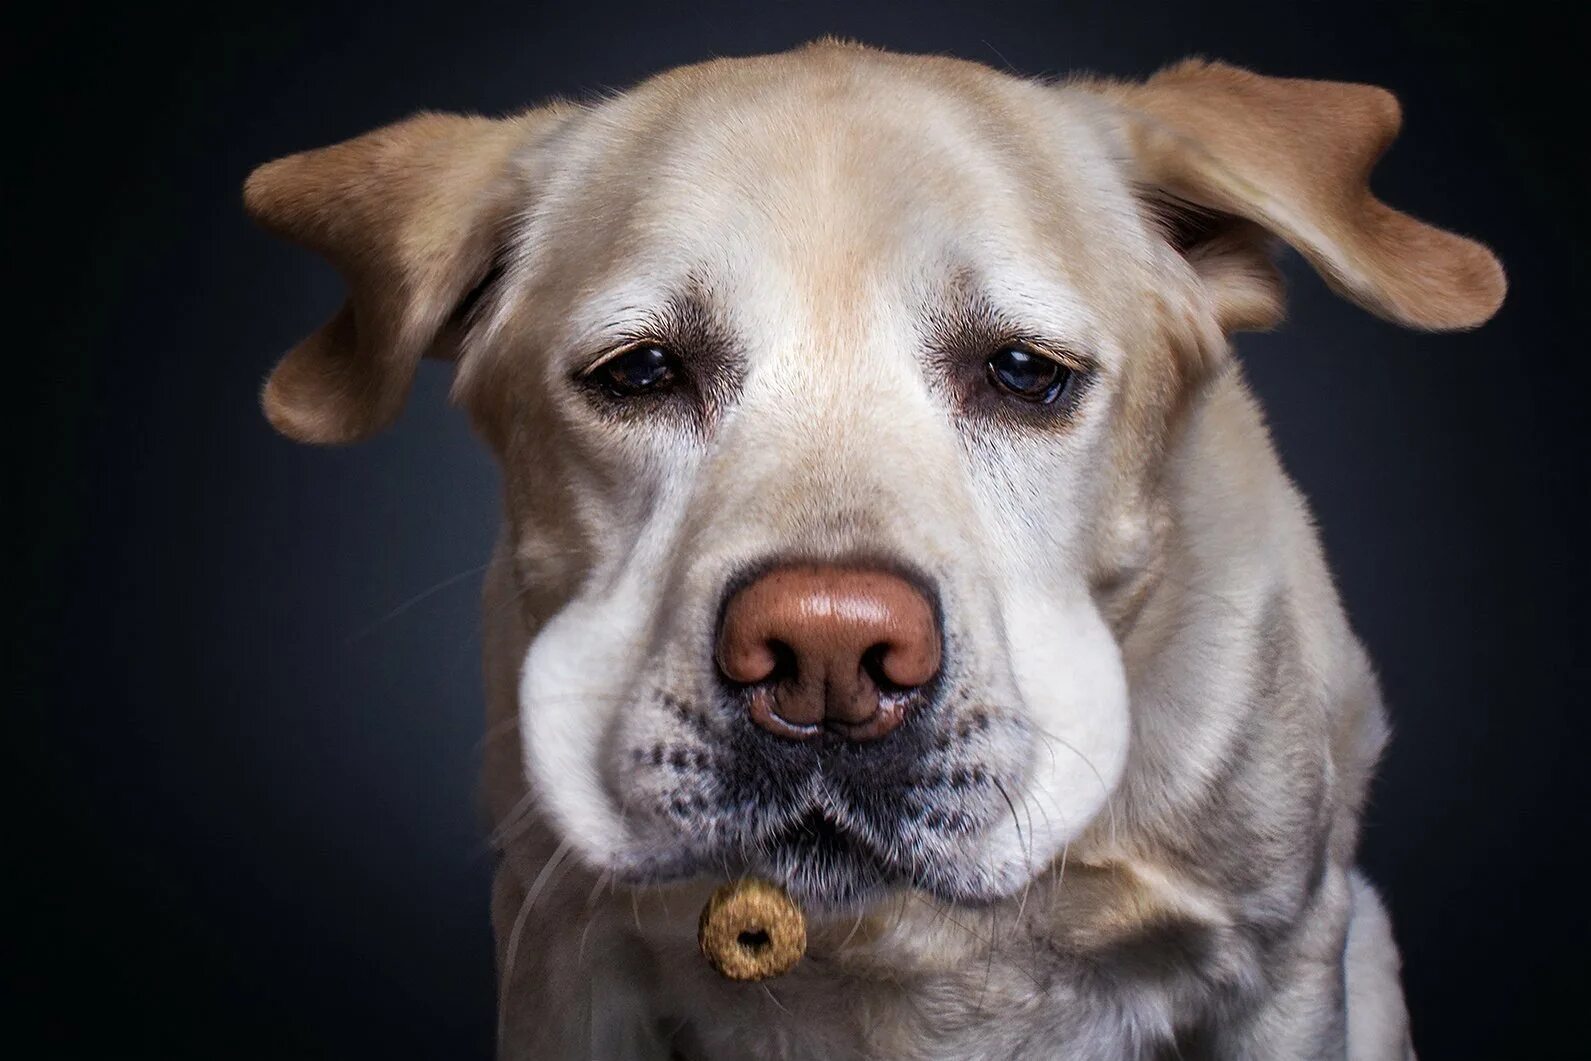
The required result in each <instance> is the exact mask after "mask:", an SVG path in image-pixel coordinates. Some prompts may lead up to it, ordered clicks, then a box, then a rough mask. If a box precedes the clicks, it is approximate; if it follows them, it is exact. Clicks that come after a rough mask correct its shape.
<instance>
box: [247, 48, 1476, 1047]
mask: <svg viewBox="0 0 1591 1061" xmlns="http://www.w3.org/2000/svg"><path fill="white" fill-rule="evenodd" d="M1398 122H1399V111H1398V106H1397V103H1396V102H1395V101H1394V100H1393V99H1392V97H1391V96H1389V95H1388V94H1387V93H1386V92H1383V91H1381V90H1379V89H1376V88H1371V87H1367V86H1363V85H1348V84H1336V83H1329V82H1319V81H1302V80H1283V79H1277V78H1270V77H1262V76H1258V75H1255V74H1251V73H1247V72H1244V71H1241V70H1237V69H1233V68H1231V67H1227V66H1222V65H1220V64H1214V63H1203V62H1190V63H1184V64H1181V65H1178V66H1173V67H1171V68H1169V69H1167V70H1165V71H1164V72H1162V73H1160V74H1158V75H1156V76H1154V77H1152V78H1150V79H1149V80H1148V81H1146V82H1143V83H1123V82H1115V81H1105V80H1072V81H1067V82H1062V83H1047V82H1040V81H1035V80H1025V79H1021V78H1017V77H1014V76H1010V75H1007V74H1003V73H998V72H995V71H993V70H990V69H987V68H985V67H982V66H979V65H975V64H972V63H967V62H961V61H957V60H951V59H944V58H924V57H914V56H901V55H893V54H889V53H884V52H878V51H873V50H870V49H866V48H862V47H858V46H853V45H845V44H836V43H827V42H826V43H823V44H818V45H814V46H811V47H808V48H804V49H801V50H799V51H796V52H793V53H789V54H785V55H777V56H770V57H761V58H754V59H733V60H718V61H714V62H710V63H706V64H703V65H700V66H693V67H687V68H683V69H679V70H674V71H671V72H669V73H666V74H663V75H661V76H658V77H656V78H654V79H652V80H650V81H647V82H645V83H643V84H641V85H639V86H637V87H635V88H633V89H631V90H630V91H628V92H625V93H622V94H617V95H612V96H608V97H604V98H602V99H601V100H598V101H593V102H590V103H586V104H576V103H560V104H556V105H550V106H545V107H541V108H537V109H533V110H529V111H526V112H525V113H523V114H520V115H518V116H516V117H511V118H505V119H500V120H496V119H486V118H474V117H456V116H450V115H440V114H427V115H422V116H419V117H416V118H412V119H410V120H408V121H405V122H401V123H399V124H397V125H394V126H390V127H388V128H385V129H381V130H378V131H376V132H373V133H370V134H368V135H366V136H362V137H359V138H358V139H355V140H351V141H349V142H347V143H343V144H339V145H336V146H333V147H327V148H322V149H320V150H315V151H308V152H305V153H303V154H299V155H294V156H292V157H290V158H285V159H282V160H280V161H277V162H272V163H270V164H268V165H266V166H263V167H262V168H260V169H259V170H258V171H257V172H255V174H254V175H253V176H252V177H251V178H250V179H249V182H248V185H247V188H246V191H245V198H246V203H247V207H248V210H249V211H250V213H251V214H252V215H253V216H254V217H256V218H257V219H258V220H259V221H260V222H261V223H263V224H264V225H265V226H266V227H268V228H269V229H271V230H272V231H274V232H276V233H279V234H280V235H282V236H285V237H286V238H288V239H291V240H293V241H295V242H298V243H300V244H302V245H304V246H306V247H308V248H309V249H311V250H314V251H316V252H318V253H320V254H322V255H324V256H325V257H326V258H328V259H330V261H331V262H332V263H333V264H334V265H336V266H337V267H338V268H339V269H340V270H341V271H342V273H343V274H344V276H345V277H346V280H347V283H348V288H349V295H348V300H347V303H346V304H345V305H344V306H343V308H342V309H341V310H340V311H339V312H338V313H337V314H336V316H335V317H333V318H332V320H331V321H330V322H329V323H327V324H326V325H325V326H324V327H323V328H321V329H320V330H319V331H317V332H316V333H314V334H313V335H311V336H310V337H309V338H308V339H306V340H305V341H304V342H303V343H302V344H301V345H299V346H298V347H296V348H295V349H294V350H292V351H291V352H290V353H288V354H287V356H286V357H285V358H284V359H283V360H282V362H281V364H280V365H279V366H278V367H277V369H276V370H275V372H274V373H273V374H272V376H271V378H270V380H269V382H268V384H267V385H266V388H265V394H264V404H265V411H266V414H267V415H268V416H269V418H270V420H271V422H272V423H273V424H274V425H275V426H276V427H277V428H278V429H279V430H280V431H282V432H283V433H284V434H286V435H288V436H289V437H291V438H294V439H299V440H302V441H305V442H319V443H333V442H348V441H353V440H357V439H361V438H364V437H366V436H368V435H370V434H372V433H373V432H375V431H377V430H379V429H380V428H382V427H383V426H385V425H386V424H388V423H389V422H391V421H392V420H393V418H394V417H395V416H396V415H397V413H398V411H399V408H400V406H401V404H402V402H403V400H404V396H405V393H406V392H407V390H408V388H409V383H410V380H411V377H412V376H413V374H414V372H415V368H416V365H417V363H418V362H419V360H420V358H422V357H427V356H429V357H437V358H445V359H448V360H451V361H453V362H454V363H455V369H454V371H455V385H454V395H455V398H456V400H457V402H458V404H459V405H460V406H462V407H463V409H464V410H465V411H466V412H467V414H468V415H469V417H470V418H471V420H472V421H473V423H474V424H475V425H476V427H477V428H478V430H479V433H480V435H481V437H482V438H483V439H484V441H485V443H486V444H487V445H488V446H490V447H491V449H492V451H493V452H494V453H495V454H496V456H497V458H498V459H499V461H500V463H501V467H502V474H503V522H502V530H501V535H500V538H499V544H498V547H497V551H496V554H495V556H494V558H493V561H492V565H491V568H490V573H489V575H488V578H487V587H486V602H485V613H486V621H487V646H486V657H487V677H488V690H489V697H490V704H489V705H488V716H489V724H490V726H491V733H492V734H493V736H492V739H491V740H490V741H489V742H488V745H487V764H486V784H485V790H486V798H487V801H488V804H489V810H490V813H491V815H492V819H493V823H494V824H495V825H496V826H497V829H496V832H495V833H494V834H493V835H494V838H495V840H496V841H497V842H498V845H499V847H500V850H501V861H500V865H499V868H498V871H497V877H496V885H495V892H494V901H493V918H494V923H495V926H496V934H497V945H498V970H499V975H500V985H501V986H500V999H499V1013H500V1049H501V1053H502V1054H503V1055H504V1056H506V1057H516V1058H603V1059H613V1058H626V1057H637V1058H659V1059H663V1058H670V1057H684V1058H690V1059H693V1061H706V1059H717V1058H745V1057H762V1058H774V1057H786V1058H829V1057H874V1058H1013V1057H1021V1058H1055V1057H1067V1058H1100V1059H1105V1058H1160V1057H1184V1058H1192V1057H1212V1058H1252V1059H1285V1058H1328V1057H1334V1058H1340V1057H1345V1056H1346V1057H1352V1058H1364V1059H1381V1058H1406V1057H1409V1056H1411V1048H1410V1045H1409V1042H1408V1035H1407V1031H1406V1026H1405V1019H1404V1013H1403V1002H1402V998H1401V993H1400V989H1399V986H1398V957H1397V953H1396V950H1395V948H1394V945H1393V942H1392V935H1391V929H1390V927H1389V925H1388V923H1387V919H1386V917H1385V914H1384V913H1383V910H1382V907H1381V905H1380V903H1379V902H1378V900H1377V897H1376V895H1375V893H1374V891H1372V890H1371V887H1370V885H1369V884H1368V883H1367V882H1366V881H1365V880H1364V878H1363V877H1361V876H1360V875H1359V874H1358V872H1357V871H1356V870H1355V868H1354V864H1355V846H1356V840H1357V837H1356V833H1357V827H1358V819H1359V813H1360V809H1361V804H1362V802H1363V799H1364V794H1365V786H1366V782H1367V779H1368V778H1369V776H1370V772H1371V770H1372V768H1373V766H1374V763H1375V760H1376V757H1377V754H1378V753H1379V751H1380V749H1381V747H1382V744H1383V742H1384V740H1385V735H1386V723H1385V721H1384V717H1383V712H1382V707H1381V704H1380V700H1379V697H1378V694H1377V690H1376V685H1375V680H1374V678H1373V676H1372V672H1371V668H1370V665H1369V662H1368V661H1367V660H1366V658H1365V655H1364V652H1363V651H1362V649H1361V648H1360V645H1359V643H1358V642H1357V641H1356V640H1355V638H1354V636H1353V634H1352V632H1351V631H1350V630H1349V628H1348V626H1347V623H1346V620H1345V619H1344V616H1343V613H1342V609H1341V607H1340V606H1339V604H1338V601H1337V598H1336V595H1335V593H1334V591H1333V588H1332V585H1331V580H1330V577H1329V575H1328V573H1327V570H1326V567H1325V565H1324V561H1323V559H1322V556H1321V550H1320V547H1319V545H1318V543H1317V540H1316V536H1315V534H1314V531H1313V530H1312V528H1311V525H1310V519H1309V516H1308V513H1307V511H1306V509H1305V507H1304V505H1303V502H1302V501H1301V500H1300V498H1299V496H1298V494H1297V493H1296V492H1295V490H1294V489H1293V487H1292V485H1291V483H1290V482H1289V481H1288V479H1287V477H1286V475H1285V474H1284V473H1283V471H1282V470H1281V468H1280V467H1279V465H1278V464H1277V461H1276V458H1275V456H1274V453H1273V451H1272V448H1271V445H1270V442H1269V440H1268V438H1267V435H1266V432H1265V428H1264V427H1263V425H1262V421H1261V417H1260V413H1259V411H1258V410H1257V409H1256V407H1255V404H1254V402H1253V400H1252V398H1251V397H1250V394H1249V392H1248V390H1247V389H1246V388H1245V385H1244V383H1243V379H1242V375H1241V372H1240V371H1239V369H1238V367H1237V366H1236V364H1235V362H1234V360H1233V359H1232V356H1231V354H1230V350H1229V346H1228V337H1229V335H1230V334H1231V333H1232V332H1234V331H1236V330H1241V329H1252V328H1263V327H1268V326H1270V325H1272V324H1274V323H1276V322H1277V320H1278V319H1279V318H1280V316H1281V312H1282V292H1281V287H1280V282H1279V278H1278V275H1277V273H1276V271H1275V269H1274V268H1273V266H1272V264H1271V257H1272V254H1273V252H1274V251H1275V249H1276V248H1277V246H1279V245H1280V244H1286V245H1289V246H1290V247H1292V248H1293V249H1294V250H1296V251H1297V252H1298V253H1300V254H1301V255H1302V256H1303V257H1304V258H1305V259H1306V260H1307V261H1308V262H1309V263H1310V264H1311V265H1312V266H1314V267H1315V269H1316V270H1317V271H1318V272H1319V273H1320V274H1321V275H1322V276H1324V277H1325V279H1326V281H1327V282H1328V283H1329V284H1330V285H1331V286H1332V287H1333V288H1334V289H1335V290H1336V291H1338V292H1339V293H1340V294H1341V295H1342V296H1343V297H1345V298H1347V299H1349V300H1351V301H1353V302H1355V303H1357V304H1358V305H1360V306H1362V307H1364V308H1365V309H1367V310H1369V311H1371V312H1373V313H1376V314H1379V315H1381V316H1383V317H1385V318H1387V319H1389V320H1391V321H1394V322H1397V323H1399V324H1402V325H1405V326H1408V327H1412V328H1423V329H1432V330H1446V329H1460V328H1472V327H1475V326H1477V325H1479V324H1481V323H1482V322H1484V321H1485V320H1486V319H1487V318H1488V317H1490V316H1491V315H1492V313H1493V312H1495V310H1496V309H1497V307H1498V304H1499V303H1500V301H1501V299H1502V297H1503V290H1504V281H1503V274H1502V271H1501V268H1500V267H1499V265H1498V263H1497V261H1496V260H1495V259H1494V258H1493V257H1492V255H1491V254H1490V253H1489V252H1488V251H1487V250H1486V249H1485V248H1483V247H1482V246H1480V245H1479V244H1477V243H1474V242H1471V241H1469V240H1467V239H1463V238H1460V237H1458V236H1455V235H1452V234H1450V233H1447V232H1444V231H1442V230H1440V229H1437V228H1433V227H1431V226H1429V225H1426V224H1424V223H1422V222H1420V221H1417V220H1415V219H1414V218H1413V217H1410V216H1409V215H1407V214H1404V213H1401V212H1399V211H1397V210H1395V209H1393V208H1391V207H1389V206H1387V205H1386V204H1384V203H1382V202H1380V201H1379V200H1377V199H1376V198H1375V197H1374V196H1372V194H1371V193H1370V191H1369V187H1368V179H1369V174H1370V170H1371V167H1372V166H1373V164H1374V163H1375V161H1376V159H1377V158H1378V157H1379V156H1380V154H1381V153H1382V152H1383V151H1384V150H1385V149H1386V148H1387V146H1388V145H1389V143H1390V142H1391V140H1392V138H1393V136H1394V134H1395V133H1396V131H1397V127H1398ZM505 735H506V736H505ZM743 877H750V878H757V879H760V880H763V881H766V882H768V883H771V884H773V885H776V886H777V887H778V888H780V889H783V891H784V892H785V893H786V894H788V896H789V897H790V898H791V899H792V900H793V901H794V902H795V903H796V904H798V906H799V907H800V909H801V910H802V911H803V912H804V914H805V917H806V922H807V923H806V931H807V941H806V956H805V958H804V959H802V960H801V961H800V962H799V963H798V964H796V965H795V966H794V967H793V968H791V969H790V971H789V972H787V973H786V974H785V975H783V976H781V977H780V978H778V979H776V980H771V981H766V982H762V983H741V982H731V981H729V980H726V979H724V978H722V977H720V976H718V975H717V974H716V973H715V972H714V971H713V969H712V968H711V967H710V966H709V965H708V963H707V962H705V961H704V960H703V959H702V957H701V955H700V954H699V953H698V952H697V924H696V920H697V914H698V912H699V911H700V910H701V909H702V906H703V903H704V901H705V900H706V898H707V896H708V895H710V894H711V893H713V892H714V891H715V889H717V888H719V887H721V886H722V885H724V884H725V883H726V882H728V881H734V880H738V879H741V878H743Z"/></svg>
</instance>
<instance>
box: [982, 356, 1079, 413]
mask: <svg viewBox="0 0 1591 1061" xmlns="http://www.w3.org/2000/svg"><path fill="white" fill-rule="evenodd" d="M985 365H986V367H987V370H988V373H989V382H990V383H992V384H994V386H995V387H996V388H998V389H999V390H1002V391H1004V392H1005V393H1007V394H1009V395H1011V396H1012V397H1013V398H1020V399H1021V400H1022V401H1025V402H1033V403H1035V404H1038V405H1049V404H1050V403H1051V402H1053V401H1055V399H1056V398H1058V397H1060V394H1061V392H1062V391H1064V390H1065V389H1066V384H1067V383H1068V382H1069V381H1070V380H1071V378H1072V370H1071V369H1069V368H1067V367H1066V366H1065V365H1063V364H1061V363H1060V362H1059V361H1055V360H1053V359H1051V358H1048V357H1045V356H1043V355H1042V354H1035V353H1030V352H1029V351H1027V350H1022V349H1019V348H1017V347H1014V346H1009V347H1006V348H1005V349H1003V350H997V351H995V352H994V353H992V354H990V355H989V360H988V361H987V362H985Z"/></svg>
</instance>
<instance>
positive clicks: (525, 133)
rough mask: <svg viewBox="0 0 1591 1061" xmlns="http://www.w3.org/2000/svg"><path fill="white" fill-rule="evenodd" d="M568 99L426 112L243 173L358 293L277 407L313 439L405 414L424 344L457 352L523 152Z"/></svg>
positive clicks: (300, 352) (305, 352)
mask: <svg viewBox="0 0 1591 1061" xmlns="http://www.w3.org/2000/svg"><path fill="white" fill-rule="evenodd" d="M558 113H561V112H557V111H554V110H553V109H551V108H547V109H543V110H537V111H531V112H528V113H526V114H524V115H520V116H518V117H516V118H510V119H504V120H494V119H490V118H474V117H462V116H458V115H448V114H421V115H418V116H416V117H413V118H410V119H408V120H407V121H402V122H399V123H397V124H396V125H390V126H387V127H386V128H384V129H378V130H376V131H375V132H371V133H367V134H365V135H364V136H361V137H357V138H356V139H353V140H349V141H347V142H345V143H341V144H335V145H333V146H331V147H323V148H320V149H318V150H314V151H305V152H303V153H301V154H297V155H290V156H288V157H287V158H283V159H278V160H277V161H275V162H269V163H266V164H265V165H263V166H261V167H260V168H259V169H257V170H255V171H254V172H253V173H252V174H251V175H250V176H249V179H248V181H247V183H245V184H244V186H243V203H244V207H245V209H247V211H248V213H249V215H250V216H251V217H253V218H254V219H255V220H256V221H258V222H259V223H260V224H261V225H263V226H264V227H265V228H266V229H268V230H270V231H271V232H273V233H275V234H276V235H279V236H282V237H284V238H286V239H288V240H291V241H292V242H294V243H297V244H299V245H300V246H303V247H306V248H308V249H309V250H312V251H315V252H316V253H318V254H320V255H322V256H323V257H325V258H326V259H327V260H328V261H330V262H331V264H332V265H334V266H335V267H336V268H337V269H338V271H339V272H341V273H342V275H343V278H344V280H346V281H347V284H348V299H347V301H346V302H344V303H343V306H342V308H341V309H340V310H338V311H337V313H336V315H335V316H333V317H332V319H331V320H330V321H329V322H327V323H326V324H325V325H324V326H322V327H321V329H320V330H319V331H317V332H315V333H314V334H312V335H310V336H309V338H307V339H305V340H304V341H303V342H301V343H300V344H299V345H298V346H296V347H294V348H293V349H292V350H291V351H289V352H288V354H287V355H286V356H285V357H283V358H282V360H281V363H280V364H278V365H277V366H276V369H275V371H273V372H272V373H271V376H270V378H269V380H267V381H266V384H265V392H264V395H263V398H262V403H263V405H264V407H265V415H266V417H267V418H268V419H269V420H270V422H271V424H272V425H273V426H274V427H275V428H276V429H277V430H278V431H280V432H281V433H282V434H284V435H286V436H287V437H289V438H292V439H296V440H298V441H300V442H324V443H331V442H353V441H357V440H359V439H362V438H366V437H368V436H370V435H371V434H374V433H375V432H376V431H378V430H380V429H381V428H383V427H385V426H387V425H388V424H389V423H391V422H392V421H393V420H394V419H395V418H396V417H397V415H398V413H399V411H400V410H401V408H402V406H403V400H404V398H405V396H406V395H407V394H408V391H409V385H410V383H411V382H412V381H413V379H414V372H415V368H416V366H417V365H418V363H419V360H420V358H421V357H422V356H426V355H428V354H429V355H431V356H435V357H452V356H454V354H455V353H456V351H455V350H453V349H452V346H453V336H452V335H451V334H450V333H451V332H452V331H453V329H451V328H449V327H448V325H449V323H450V321H451V320H452V318H454V316H455V314H456V311H457V310H458V308H459V306H460V302H461V300H463V299H464V298H465V297H466V295H467V294H468V293H469V292H470V291H471V290H472V289H474V288H475V286H476V285H477V284H479V283H480V282H481V281H482V280H484V279H485V278H486V276H487V274H488V272H489V271H490V270H491V268H492V265H493V261H492V258H493V254H494V250H495V247H496V245H497V239H498V236H499V230H500V228H501V226H502V224H503V223H504V221H505V220H506V219H507V218H508V217H509V216H510V215H511V214H512V212H513V210H514V209H515V191H516V183H515V180H514V168H515V167H514V161H515V156H516V152H518V151H519V150H520V149H526V150H528V148H529V146H530V144H531V142H532V141H533V140H534V139H536V137H537V136H538V135H539V133H541V132H542V131H544V130H545V129H547V128H548V127H549V126H551V125H552V123H553V122H554V120H555V117H556V115H557V114H558Z"/></svg>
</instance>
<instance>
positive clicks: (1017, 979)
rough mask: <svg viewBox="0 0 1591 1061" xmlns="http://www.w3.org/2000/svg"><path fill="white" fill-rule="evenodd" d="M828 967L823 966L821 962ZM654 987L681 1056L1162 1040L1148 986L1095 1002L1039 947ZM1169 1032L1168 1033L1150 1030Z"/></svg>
mask: <svg viewBox="0 0 1591 1061" xmlns="http://www.w3.org/2000/svg"><path fill="white" fill-rule="evenodd" d="M826 966H827V967H826ZM670 972H671V974H672V975H668V976H666V977H665V982H664V983H663V984H661V985H660V989H661V995H662V997H661V998H660V999H659V1001H660V1002H662V1004H663V1005H662V1008H663V1009H664V1011H665V1012H667V1013H668V1015H669V1016H668V1017H667V1018H666V1019H665V1021H664V1022H663V1023H664V1028H663V1030H664V1034H665V1036H666V1037H667V1038H668V1041H669V1044H670V1047H671V1049H672V1050H673V1051H674V1053H675V1056H677V1057H679V1058H681V1059H685V1061H721V1059H723V1061H727V1059H738V1058H745V1057H759V1058H810V1057H853V1058H891V1059H914V1058H924V1059H927V1058H945V1057H957V1058H968V1059H980V1058H988V1059H994V1058H1011V1057H1056V1056H1066V1057H1076V1058H1100V1059H1105V1058H1112V1059H1126V1058H1150V1057H1154V1056H1156V1051H1157V1050H1158V1049H1159V1047H1160V1046H1162V1045H1165V1044H1168V1043H1169V1042H1170V1028H1171V1023H1172V1022H1171V1015H1170V1012H1169V1010H1170V1004H1169V1001H1167V1000H1166V999H1164V998H1162V997H1160V996H1159V995H1158V994H1157V993H1156V992H1153V991H1134V992H1131V993H1130V994H1122V995H1121V996H1120V997H1117V998H1111V999H1109V1000H1102V999H1101V998H1100V997H1099V996H1098V994H1097V993H1096V992H1095V991H1093V990H1091V989H1090V988H1089V986H1088V985H1086V984H1084V983H1083V982H1082V979H1083V978H1082V977H1080V976H1079V974H1078V970H1076V969H1075V968H1073V967H1071V966H1069V964H1068V963H1066V962H1064V961H1058V960H1055V959H1054V958H1053V957H1052V956H1046V955H1044V954H1042V953H1040V952H1038V951H1037V950H1036V949H1032V948H1030V949H1029V952H1028V953H1026V954H1015V953H1008V954H996V955H994V956H990V957H986V958H985V959H984V960H981V961H977V962H970V963H967V964H965V965H963V966H960V967H958V968H955V969H946V970H940V971H935V972H928V973H922V972H918V973H912V974H899V975H895V976H892V975H890V974H889V973H888V971H887V970H883V969H874V970H868V971H840V970H836V969H835V968H834V967H833V965H832V964H831V963H825V962H824V961H823V960H822V959H821V958H819V959H816V960H812V961H809V962H807V963H806V964H805V967H803V968H800V969H798V970H797V971H796V972H794V973H792V974H790V975H788V976H786V977H783V978H780V979H778V980H774V981H769V982H766V983H762V984H732V983H725V982H722V981H717V980H716V979H714V978H712V977H711V975H710V974H708V975H706V976H702V975H697V974H696V973H695V972H694V971H692V972H691V973H690V974H688V975H687V974H684V973H683V970H681V969H680V968H679V967H678V966H675V967H673V968H672V969H671V970H670ZM1156 1028H1162V1029H1165V1031H1166V1034H1165V1035H1164V1036H1158V1035H1155V1034H1152V1033H1150V1032H1149V1030H1150V1029H1156Z"/></svg>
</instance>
